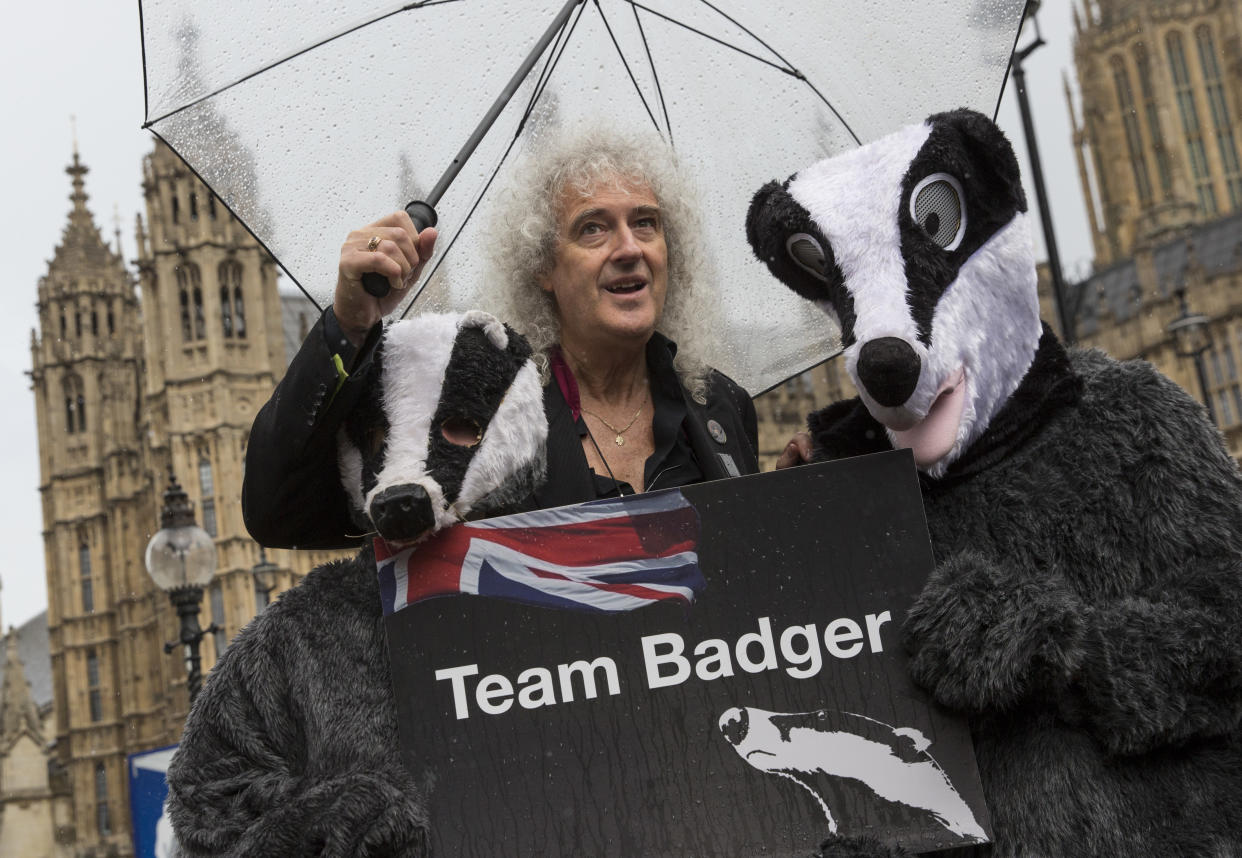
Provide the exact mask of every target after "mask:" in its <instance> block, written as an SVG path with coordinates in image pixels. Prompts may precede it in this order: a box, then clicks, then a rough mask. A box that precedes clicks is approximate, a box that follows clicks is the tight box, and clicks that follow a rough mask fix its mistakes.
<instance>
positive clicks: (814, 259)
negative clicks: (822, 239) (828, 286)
mask: <svg viewBox="0 0 1242 858" xmlns="http://www.w3.org/2000/svg"><path fill="white" fill-rule="evenodd" d="M785 250H786V251H788V252H789V258H790V259H792V260H793V261H794V264H796V265H797V266H798V267H799V268H801V269H803V270H804V271H806V273H808V274H810V275H811V276H812V277H816V278H818V279H820V280H823V281H825V282H827V280H828V275H827V273H826V272H825V270H824V269H825V267H826V266H827V259H826V257H825V255H824V249H823V248H822V247H820V245H819V242H818V241H816V240H815V239H814V238H813V237H812V236H809V235H807V234H806V233H805V232H795V233H794V234H793V235H791V236H789V238H787V239H785Z"/></svg>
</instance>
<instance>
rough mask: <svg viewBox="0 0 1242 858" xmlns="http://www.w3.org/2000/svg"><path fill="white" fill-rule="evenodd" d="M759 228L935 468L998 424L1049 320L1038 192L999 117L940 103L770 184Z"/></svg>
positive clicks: (774, 260) (757, 208)
mask: <svg viewBox="0 0 1242 858" xmlns="http://www.w3.org/2000/svg"><path fill="white" fill-rule="evenodd" d="M746 228H747V236H748V237H749V239H750V243H751V247H752V248H754V251H755V254H756V255H757V256H758V257H759V259H761V260H762V261H763V262H765V263H766V264H767V265H768V267H769V268H770V269H771V271H772V273H773V274H775V275H776V276H777V277H778V278H779V279H780V280H781V281H782V282H784V283H785V284H786V285H787V286H789V287H790V288H791V289H793V290H794V291H795V292H797V293H798V294H800V295H802V296H803V297H805V298H808V299H810V300H812V301H814V302H815V303H816V304H817V305H819V306H820V307H821V308H822V309H823V310H824V311H825V312H827V313H828V314H829V315H830V316H831V317H833V318H834V319H835V320H836V321H837V322H838V324H839V326H840V329H841V343H842V347H843V349H844V351H843V357H844V359H845V368H846V371H847V372H848V373H849V376H850V379H851V381H853V382H854V385H855V386H856V387H857V388H858V390H859V393H860V394H861V397H862V401H863V403H864V404H865V405H866V407H867V410H868V411H870V413H871V415H872V416H873V417H875V419H876V420H878V421H879V422H880V423H881V424H883V425H884V427H885V428H886V430H887V432H888V435H889V439H890V440H891V441H892V442H893V445H894V446H895V447H908V448H911V449H912V450H913V452H914V457H915V462H916V463H917V464H918V466H919V467H920V468H921V469H923V470H924V471H926V472H927V473H928V474H929V475H931V476H933V477H938V476H941V475H942V474H943V473H944V471H945V469H946V468H948V467H949V465H950V464H952V463H953V462H954V461H956V460H957V459H958V457H960V456H961V454H962V453H963V452H964V451H965V450H966V449H967V448H968V447H969V446H970V445H971V444H972V443H973V442H974V441H975V440H976V439H977V438H978V437H979V436H980V435H982V434H983V432H984V430H985V429H986V428H987V426H988V424H989V422H990V421H991V420H992V418H993V417H994V416H995V415H996V413H997V411H999V410H1000V408H1001V406H1002V405H1004V403H1005V402H1006V400H1007V399H1008V398H1009V396H1010V395H1011V394H1012V393H1013V392H1014V390H1015V389H1016V388H1017V387H1018V384H1019V382H1020V381H1021V380H1022V377H1023V376H1024V375H1025V374H1026V371H1027V369H1028V368H1029V367H1030V365H1031V362H1032V360H1033V359H1034V355H1035V350H1036V348H1037V346H1038V344H1039V338H1040V334H1041V332H1042V326H1041V323H1040V320H1039V301H1038V298H1037V295H1036V290H1035V280H1036V276H1035V259H1034V252H1033V249H1032V246H1031V241H1030V236H1029V232H1028V227H1027V215H1026V198H1025V196H1024V195H1023V193H1022V187H1021V182H1020V174H1019V171H1018V163H1017V160H1016V159H1015V158H1014V155H1013V150H1012V148H1011V147H1010V145H1009V141H1008V140H1006V139H1005V137H1004V135H1003V134H1002V133H1001V131H1000V129H999V128H997V127H996V125H995V124H994V123H992V121H991V120H989V119H988V118H987V117H985V116H983V115H981V114H979V113H975V112H973V111H968V110H957V111H953V112H951V113H940V114H937V115H935V116H932V117H930V118H929V119H928V120H927V121H926V122H924V123H922V124H920V125H913V126H909V127H906V128H903V129H902V130H900V131H898V132H896V133H895V134H892V135H890V136H888V137H884V138H882V139H880V140H876V141H875V142H873V143H870V144H868V145H866V146H863V147H861V148H859V149H856V150H853V151H851V152H849V153H847V154H844V155H840V156H838V157H835V158H829V159H827V160H825V161H821V162H819V163H818V164H814V165H812V166H810V167H807V168H806V169H804V170H801V171H799V172H798V173H796V174H794V175H793V176H791V177H790V178H789V179H788V180H787V181H786V182H784V183H783V184H781V183H778V182H769V183H768V184H767V185H766V186H764V187H763V188H762V189H761V190H760V191H759V192H758V193H757V194H756V195H755V198H754V201H753V202H752V203H751V207H750V212H749V215H748V217H747V224H746Z"/></svg>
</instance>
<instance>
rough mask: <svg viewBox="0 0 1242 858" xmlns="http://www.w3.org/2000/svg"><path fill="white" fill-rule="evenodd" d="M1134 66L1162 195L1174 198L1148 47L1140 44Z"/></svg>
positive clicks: (1137, 46)
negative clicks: (1152, 80) (1136, 69)
mask: <svg viewBox="0 0 1242 858" xmlns="http://www.w3.org/2000/svg"><path fill="white" fill-rule="evenodd" d="M1134 65H1135V66H1136V67H1137V68H1138V78H1139V91H1140V92H1141V93H1142V95H1143V114H1144V115H1145V116H1146V118H1147V136H1148V137H1149V138H1151V147H1152V149H1153V150H1154V151H1155V153H1156V171H1157V172H1158V173H1159V174H1160V193H1161V194H1162V195H1163V196H1164V198H1165V199H1166V200H1167V199H1170V198H1172V196H1173V173H1172V170H1171V169H1170V167H1169V150H1168V147H1166V146H1165V145H1164V133H1163V132H1162V131H1161V130H1160V109H1159V105H1158V103H1157V102H1156V89H1155V87H1154V86H1153V85H1152V82H1151V57H1150V56H1149V55H1148V53H1147V47H1146V46H1145V45H1143V44H1138V45H1136V46H1135V48H1134Z"/></svg>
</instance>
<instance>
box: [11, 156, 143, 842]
mask: <svg viewBox="0 0 1242 858" xmlns="http://www.w3.org/2000/svg"><path fill="white" fill-rule="evenodd" d="M67 172H68V173H69V175H70V177H71V178H72V184H73V193H72V194H71V195H70V200H71V201H72V203H73V208H72V209H71V211H70V213H69V221H68V223H67V224H66V226H65V229H64V233H63V236H62V238H61V242H60V244H59V246H58V247H57V248H56V251H55V254H54V256H53V258H52V260H51V262H50V263H49V265H48V273H47V275H46V276H44V277H43V278H42V279H41V280H40V282H39V287H38V313H39V331H38V332H35V334H34V336H33V337H32V342H31V364H32V371H31V379H32V382H33V388H34V394H35V411H36V419H37V425H38V432H39V439H40V444H39V459H40V474H41V476H40V493H41V495H42V503H43V522H44V530H43V539H44V551H45V563H46V569H47V585H48V631H49V649H50V655H51V660H52V673H53V694H54V699H55V703H56V713H55V715H56V717H55V719H54V720H55V724H56V764H57V766H58V767H59V768H60V770H61V771H63V772H64V773H65V775H66V776H67V778H68V781H69V784H70V787H71V789H72V793H73V797H74V799H73V800H74V808H73V814H72V818H73V820H74V822H75V824H74V825H71V826H68V828H67V830H62V831H61V832H59V836H60V837H61V839H62V840H65V841H67V842H70V843H72V842H81V840H82V838H83V837H84V836H85V837H86V838H87V839H88V840H89V841H90V842H94V843H97V844H99V845H100V846H103V847H107V846H112V847H116V848H119V849H121V850H125V849H127V848H128V833H129V832H128V820H127V819H126V818H125V817H126V814H125V812H124V811H125V753H126V751H127V748H129V747H131V746H132V743H133V741H134V739H135V738H139V739H140V738H141V737H143V736H146V735H152V734H157V733H158V734H164V733H166V731H167V722H166V721H165V717H166V716H165V714H164V713H163V711H162V709H161V705H160V704H161V702H162V700H163V697H164V689H165V687H166V685H167V681H168V676H167V672H168V665H166V664H165V663H164V661H163V660H162V659H159V658H157V657H156V653H157V652H158V651H159V644H160V643H161V630H160V629H159V626H158V624H157V622H156V616H155V610H156V607H157V604H158V603H157V602H156V601H155V599H154V595H155V594H154V593H152V585H151V584H150V581H149V579H148V578H147V575H146V572H145V570H144V568H143V565H142V548H143V546H144V544H145V541H146V538H147V536H148V535H149V533H150V531H151V521H152V520H153V519H152V516H153V515H154V511H153V506H152V499H151V493H150V491H149V488H148V484H149V480H148V477H147V474H146V472H145V468H144V465H143V444H144V440H143V438H142V436H141V435H140V434H139V432H138V427H137V424H136V421H135V419H134V417H135V412H136V409H137V406H138V404H139V401H140V400H139V395H140V385H141V378H142V371H143V368H142V356H141V349H140V345H139V343H140V336H141V330H140V325H139V307H138V301H137V299H136V296H135V294H134V282H133V278H132V276H131V275H130V274H129V272H128V271H127V270H126V268H125V264H124V261H123V260H122V259H121V256H120V254H119V253H118V252H117V251H115V250H113V249H112V248H110V247H109V246H108V245H107V243H106V242H105V241H104V239H103V237H102V236H101V235H100V233H99V230H98V228H97V227H96V226H95V223H94V220H93V218H92V217H91V214H90V212H89V211H88V210H87V207H86V200H87V196H86V191H85V187H84V182H83V178H84V176H85V175H86V172H87V168H86V167H85V166H84V165H83V164H82V163H81V161H80V159H79V157H78V153H77V152H76V151H75V152H74V155H73V163H72V164H71V165H70V166H69V167H68V169H67Z"/></svg>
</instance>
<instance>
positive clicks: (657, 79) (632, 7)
mask: <svg viewBox="0 0 1242 858" xmlns="http://www.w3.org/2000/svg"><path fill="white" fill-rule="evenodd" d="M630 11H631V12H633V13H634V24H635V25H636V26H637V27H638V35H639V36H641V37H642V40H643V50H644V51H646V52H647V65H648V66H650V67H651V77H652V79H653V80H655V88H656V95H657V96H658V97H659V99H660V110H661V111H662V112H663V113H664V127H665V128H666V129H668V145H669V146H673V123H672V121H671V120H670V119H669V118H668V104H667V103H666V102H665V101H664V89H663V88H662V87H661V86H660V75H659V74H658V73H657V72H656V67H655V58H654V57H652V56H651V46H650V45H649V44H647V31H646V30H645V29H644V28H643V21H642V18H640V17H639V16H638V7H637V6H635V5H634V4H633V3H631V4H630ZM673 148H676V146H673Z"/></svg>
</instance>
